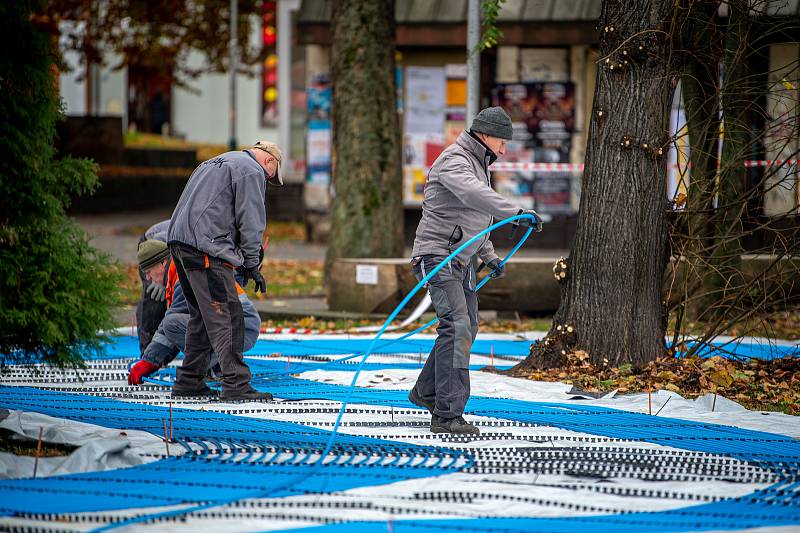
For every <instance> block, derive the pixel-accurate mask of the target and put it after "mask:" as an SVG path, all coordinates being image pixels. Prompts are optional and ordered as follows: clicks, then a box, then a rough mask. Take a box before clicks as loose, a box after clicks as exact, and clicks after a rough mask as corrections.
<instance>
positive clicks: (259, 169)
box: [167, 141, 283, 401]
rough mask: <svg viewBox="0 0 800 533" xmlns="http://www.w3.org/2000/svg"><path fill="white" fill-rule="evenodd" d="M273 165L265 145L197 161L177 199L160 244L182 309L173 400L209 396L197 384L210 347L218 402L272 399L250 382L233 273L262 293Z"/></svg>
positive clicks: (277, 154) (275, 155)
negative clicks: (218, 377)
mask: <svg viewBox="0 0 800 533" xmlns="http://www.w3.org/2000/svg"><path fill="white" fill-rule="evenodd" d="M281 160H282V154H281V151H280V149H279V148H278V146H277V145H275V144H273V143H270V142H267V141H259V142H257V143H256V144H255V145H253V147H252V149H250V150H243V151H238V152H226V153H224V154H222V155H220V156H218V157H215V158H213V159H209V160H208V161H204V162H203V163H201V164H200V165H199V166H198V167H197V168H196V169H195V171H194V172H193V173H192V176H191V178H189V182H188V183H187V184H186V188H185V189H184V190H183V194H181V197H180V200H178V205H177V206H176V207H175V211H174V213H173V214H172V223H171V224H170V226H169V231H168V232H167V243H168V244H169V249H170V253H171V254H172V258H173V260H174V261H175V268H176V270H177V272H178V278H179V279H180V283H181V287H182V289H183V293H184V296H185V297H186V303H187V304H188V305H189V324H188V326H187V330H186V344H185V349H184V360H183V364H182V365H181V366H180V367H179V368H178V369H177V374H176V378H175V384H174V385H173V387H172V395H173V396H177V397H180V396H213V395H214V392H213V391H212V390H211V389H209V388H208V387H207V386H206V385H205V383H204V381H203V378H204V377H205V375H206V369H207V368H208V363H209V356H210V354H211V352H212V350H213V351H214V352H216V354H217V356H219V363H220V366H221V368H222V392H221V394H220V399H221V400H223V401H242V400H254V401H259V400H271V399H272V395H271V394H269V393H268V392H259V391H257V390H255V389H254V388H253V387H252V386H251V385H250V377H251V374H250V368H249V367H248V366H247V363H245V362H244V359H243V356H242V352H243V351H244V350H243V348H244V330H245V328H244V318H243V312H242V304H241V302H240V301H239V297H238V294H237V291H236V281H235V280H234V270H236V269H238V271H239V272H240V273H241V275H242V278H243V279H242V286H246V285H247V282H248V281H249V280H250V279H252V280H253V281H254V282H255V290H256V292H258V291H261V292H262V293H265V292H266V291H267V284H266V281H264V277H263V276H262V275H261V272H259V268H258V265H259V250H261V246H262V240H263V234H264V229H265V228H266V223H267V212H266V205H265V202H266V190H267V181H268V180H269V181H270V182H271V183H273V184H276V185H282V184H283V180H282V179H281V175H280V165H281Z"/></svg>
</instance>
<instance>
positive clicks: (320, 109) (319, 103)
mask: <svg viewBox="0 0 800 533" xmlns="http://www.w3.org/2000/svg"><path fill="white" fill-rule="evenodd" d="M331 97H332V93H331V85H330V79H329V77H328V76H327V75H317V76H315V77H314V78H313V79H312V80H311V83H310V84H309V87H308V89H307V91H306V106H307V108H306V111H307V115H308V129H307V130H306V181H307V182H308V183H316V184H323V185H324V184H328V183H330V181H331Z"/></svg>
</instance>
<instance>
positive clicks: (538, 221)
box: [517, 209, 542, 233]
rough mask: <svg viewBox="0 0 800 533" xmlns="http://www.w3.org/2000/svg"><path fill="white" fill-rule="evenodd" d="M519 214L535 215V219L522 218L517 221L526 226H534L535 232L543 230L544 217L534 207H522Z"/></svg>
mask: <svg viewBox="0 0 800 533" xmlns="http://www.w3.org/2000/svg"><path fill="white" fill-rule="evenodd" d="M517 215H533V220H531V219H530V218H520V219H519V220H517V222H519V225H520V226H522V227H524V228H527V227H531V228H533V232H534V233H539V232H540V231H542V217H540V216H539V213H537V212H536V211H534V210H533V209H520V210H519V213H517Z"/></svg>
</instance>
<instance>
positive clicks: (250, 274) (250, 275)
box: [242, 266, 267, 294]
mask: <svg viewBox="0 0 800 533" xmlns="http://www.w3.org/2000/svg"><path fill="white" fill-rule="evenodd" d="M251 279H252V280H253V281H254V282H255V284H256V287H255V291H256V292H259V291H260V292H261V294H266V293H267V282H266V281H264V276H262V275H261V272H259V271H258V267H257V266H254V267H250V268H247V267H243V268H242V287H246V286H247V282H248V281H250V280H251Z"/></svg>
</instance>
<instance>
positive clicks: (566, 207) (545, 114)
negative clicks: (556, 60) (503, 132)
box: [492, 82, 580, 215]
mask: <svg viewBox="0 0 800 533" xmlns="http://www.w3.org/2000/svg"><path fill="white" fill-rule="evenodd" d="M492 104H493V105H499V106H501V107H503V109H505V110H506V112H507V113H508V114H509V116H510V117H511V121H512V124H513V128H514V140H513V141H512V142H510V143H508V147H507V152H506V157H504V161H519V162H536V163H569V162H570V160H569V156H570V149H571V148H572V146H571V145H572V134H573V132H574V129H575V89H574V86H573V84H572V83H570V82H552V83H550V82H547V83H544V82H541V83H513V84H499V85H497V86H496V87H495V88H494V90H493V91H492ZM579 177H580V176H576V175H573V173H571V172H557V171H556V172H553V171H548V172H495V173H493V179H494V182H495V188H496V189H497V190H498V192H500V193H501V194H504V195H507V196H509V197H512V198H514V199H515V200H516V201H519V202H520V203H522V204H523V205H526V207H529V208H532V209H536V210H537V211H539V212H541V213H542V214H552V215H554V214H565V213H571V212H573V211H574V209H573V207H572V205H571V196H570V191H571V189H572V187H573V184H574V182H575V180H577V179H579Z"/></svg>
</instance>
